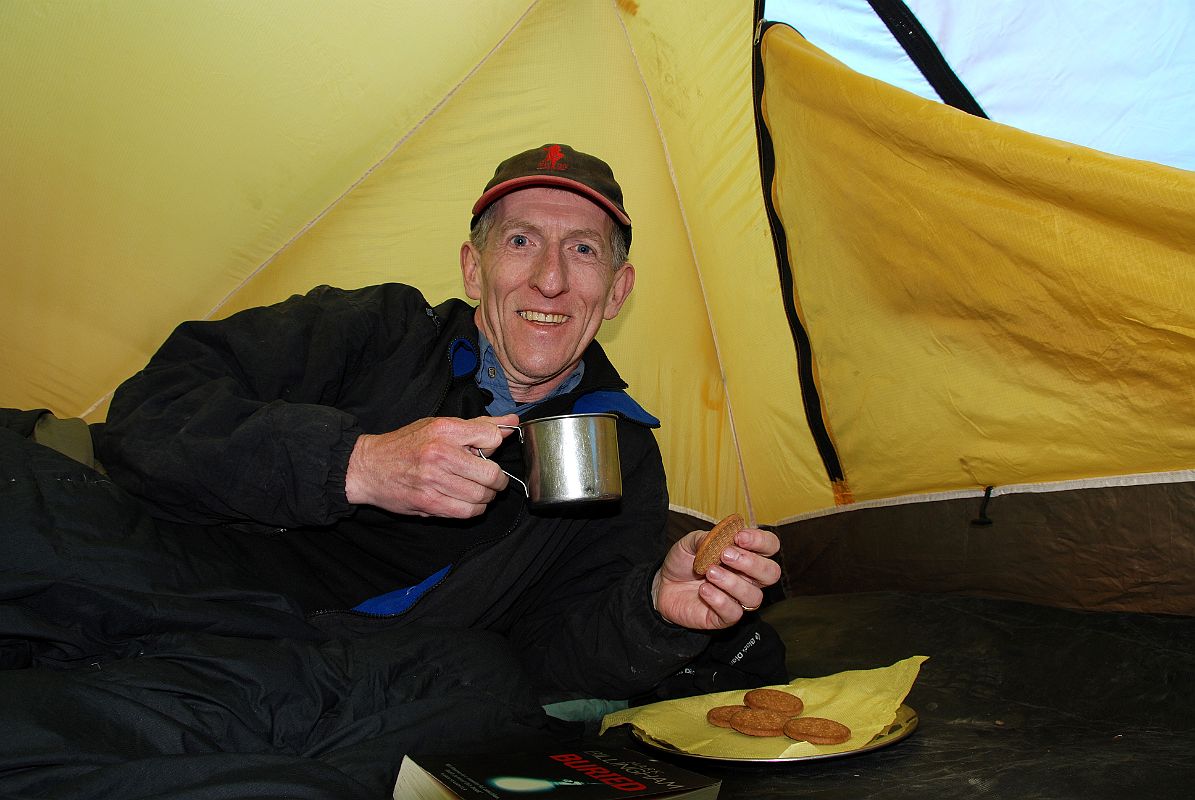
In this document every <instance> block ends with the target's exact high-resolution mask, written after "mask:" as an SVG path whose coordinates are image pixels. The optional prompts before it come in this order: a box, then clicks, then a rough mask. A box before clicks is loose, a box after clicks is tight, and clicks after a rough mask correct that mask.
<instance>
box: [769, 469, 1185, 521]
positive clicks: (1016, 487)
mask: <svg viewBox="0 0 1195 800" xmlns="http://www.w3.org/2000/svg"><path fill="white" fill-rule="evenodd" d="M1192 482H1195V469H1181V470H1173V471H1170V472H1141V473H1134V474H1130V475H1113V476H1105V477H1101V478H1078V479H1073V480H1065V481H1048V482H1040V483H1010V484H1007V485H1004V486H994V487H992V497H1000V496H1001V495H1006V494H1041V493H1046V492H1069V491H1074V490H1076V489H1106V488H1111V487H1115V486H1148V485H1155V484H1161V483H1192ZM986 491H987V489H986V487H984V488H978V489H958V490H955V491H947V492H931V493H927V494H910V495H904V496H901V497H887V498H883V499H879V500H863V501H860V502H857V503H851V504H850V505H845V506H834V507H831V508H822V509H818V510H816V511H808V512H805V513H803V514H795V515H793V516H791V517H785V518H784V519H781V520H779V521H777V522H775V523H773V524H774V525H777V526H779V525H788V524H790V523H794V522H803V521H805V520H809V519H816V518H819V517H826V516H830V515H832V514H840V513H843V512H848V511H858V510H860V509H865V508H886V507H888V506H900V505H912V504H914V503H934V502H940V501H944V500H963V499H968V498H979V497H983V496H984V493H985V492H986Z"/></svg>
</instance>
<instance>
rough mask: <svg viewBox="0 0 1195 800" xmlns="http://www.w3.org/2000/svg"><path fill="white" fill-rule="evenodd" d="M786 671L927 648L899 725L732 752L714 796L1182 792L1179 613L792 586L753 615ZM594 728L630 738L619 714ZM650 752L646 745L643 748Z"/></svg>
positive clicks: (693, 762)
mask: <svg viewBox="0 0 1195 800" xmlns="http://www.w3.org/2000/svg"><path fill="white" fill-rule="evenodd" d="M763 618H764V619H765V620H766V621H768V622H769V623H771V625H772V626H774V627H775V628H776V630H777V631H778V632H779V633H780V635H781V637H782V638H783V639H784V642H785V646H786V649H787V663H788V668H789V671H790V673H791V674H792V675H793V677H816V676H820V675H829V674H833V673H836V672H840V671H843V670H853V669H870V668H873V667H878V666H886V665H888V664H892V663H894V662H896V661H899V660H900V659H903V658H906V657H908V656H912V655H927V656H929V660H928V661H926V662H925V664H923V665H922V667H921V673H920V675H919V677H918V679H917V682H916V683H915V684H914V686H913V689H912V691H911V692H910V693H909V696H908V698H907V700H906V704H907V705H908V706H910V707H911V708H912V709H913V710H914V711H916V713H917V715H918V726H917V728H916V730H915V731H914V732H913V733H912V734H911V735H909V736H908V737H907V738H905V739H903V740H900V741H897V742H895V743H894V744H892V745H890V746H888V747H885V748H881V749H877V750H873V751H871V752H867V753H862V754H858V755H851V756H846V757H842V758H836V759H823V760H813V761H795V762H788V763H775V764H771V763H767V764H755V763H751V764H734V763H726V762H712V761H709V760H701V759H694V758H685V757H683V756H666V757H669V758H676V759H679V761H681V762H682V763H686V764H687V765H688V766H690V767H691V768H693V769H696V770H698V771H702V772H705V773H707V774H716V775H718V776H719V777H721V778H722V793H721V794H720V795H719V796H720V797H721V798H723V799H724V800H748V799H750V800H781V799H782V798H783V799H784V800H787V799H788V798H820V800H847V798H852V799H853V800H869V799H872V798H874V800H880V798H884V800H894V798H910V800H911V799H912V798H918V800H923V799H924V798H930V797H932V798H955V797H957V798H964V797H967V798H970V797H1002V798H1020V799H1021V800H1027V799H1032V798H1042V800H1045V799H1046V798H1084V800H1091V799H1092V798H1109V799H1111V798H1117V799H1119V798H1130V797H1149V798H1187V797H1190V796H1191V793H1192V787H1195V757H1193V756H1192V752H1193V751H1195V619H1193V618H1190V617H1179V616H1164V615H1150V614H1138V613H1122V612H1115V613H1112V612H1085V611H1074V610H1068V609H1060V608H1052V607H1048V606H1042V605H1035V604H1031V603H1023V602H1018V601H1010V600H1000V599H989V598H979V597H967V596H961V595H947V594H923V593H896V592H873V593H854V594H839V595H817V596H808V597H794V598H789V599H787V600H783V601H780V602H778V603H776V604H774V605H772V606H770V607H768V608H766V609H765V610H764V612H763ZM606 736H607V737H610V736H621V737H626V738H627V739H628V740H629V739H630V736H629V734H628V733H627V731H626V727H625V726H623V728H620V729H616V731H612V732H608V733H607V734H606ZM653 752H657V753H658V751H654V750H653Z"/></svg>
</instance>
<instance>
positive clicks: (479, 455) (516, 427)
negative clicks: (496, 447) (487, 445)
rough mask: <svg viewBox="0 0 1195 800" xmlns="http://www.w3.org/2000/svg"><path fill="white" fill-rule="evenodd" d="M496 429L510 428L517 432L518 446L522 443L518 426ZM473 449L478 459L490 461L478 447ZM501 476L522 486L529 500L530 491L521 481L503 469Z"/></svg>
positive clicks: (501, 426) (521, 435)
mask: <svg viewBox="0 0 1195 800" xmlns="http://www.w3.org/2000/svg"><path fill="white" fill-rule="evenodd" d="M498 427H499V428H510V429H511V430H513V431H518V432H519V444H522V443H523V429H522V428H520V427H519V426H518V425H499V426H498ZM473 449H474V450H476V451H477V457H478V458H481V459H485V460H486V461H489V460H490V459H488V458H486V454H485V453H483V452H481V448H480V447H474V448H473ZM498 469H502V467H498ZM502 474H504V475H505V476H506V477H508V478H510V479H511V480H512V481H514V482H515V483H517V484H518V485H519V486H522V487H523V494H524V495H526V496H527V499H528V500H530V499H531V490H530V489H528V488H527V484H525V483H523V481H522V480H521V479H519V478H516V477H515V476H514V475H511V474H510V473H509V472H507V471H506V470H504V469H502Z"/></svg>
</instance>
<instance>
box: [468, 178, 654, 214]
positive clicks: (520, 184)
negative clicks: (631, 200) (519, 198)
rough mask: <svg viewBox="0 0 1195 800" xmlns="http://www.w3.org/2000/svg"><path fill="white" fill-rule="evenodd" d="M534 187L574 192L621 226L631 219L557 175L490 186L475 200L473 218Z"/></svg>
mask: <svg viewBox="0 0 1195 800" xmlns="http://www.w3.org/2000/svg"><path fill="white" fill-rule="evenodd" d="M536 186H546V187H549V188H559V189H567V190H569V191H570V192H576V193H577V194H580V195H583V196H585V197H586V198H588V199H590V200H592V201H593V202H594V203H596V204H597V205H599V206H601V207H602V208H603V209H605V210H606V213H608V214H609V215H610V216H612V217H614V219H616V220H618V222H619V223H621V224H623V225H630V224H631V218H630V217H628V216H627V215H626V212H625V211H623V210H622V209H620V208H619V207H618V206H616V205H614V204H613V203H611V202H610V201H609V200H608V199H606V197H605V196H604V195H603V194H602V193H601V192H598V191H596V190H594V189H591V188H589V187H588V186H586V185H585V184H583V183H579V182H577V181H574V180H569V179H568V178H562V177H559V176H557V175H525V176H523V177H521V178H511V179H510V180H508V181H503V182H502V183H499V184H498V185H496V186H491V187H490V188H489V190H488V191H486V193H485V194H483V195H482V196H481V197H479V198H477V202H476V203H474V204H473V216H474V217H477V215H478V214H480V213H481V212H482V211H485V209H486V208H487V207H488V206H490V205H492V204H493V203H494V202H496V201H497V200H499V199H501V198H503V197H505V196H506V195H508V194H510V193H511V192H517V191H518V190H520V189H531V188H533V187H536Z"/></svg>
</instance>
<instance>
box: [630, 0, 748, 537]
mask: <svg viewBox="0 0 1195 800" xmlns="http://www.w3.org/2000/svg"><path fill="white" fill-rule="evenodd" d="M611 5H612V6H614V7H615V9H614V10H615V16H616V17H617V19H618V24H619V25H620V26H622V34H623V37H624V38H625V39H626V43H627V49H628V50H629V51H630V53H631V58H632V59H634V61H635V70H636V71H637V72H638V73H639V82H640V83H641V84H642V85H643V93H644V95H645V96H646V97H647V105H648V107H649V108H650V109H651V118H652V122H654V123H655V126H656V133H657V134H658V135H659V137H660V146H661V147H662V148H663V150H664V162H665V163H666V164H667V165H668V178H669V180H671V181H672V191H673V194H675V195H676V205H677V208H678V209H679V210H680V218H681V224H683V225H684V227H685V238H686V239H687V240H688V242H689V254H690V255H691V256H692V257H693V266H694V267H695V268H696V271H697V283H698V285H699V286H700V287H701V298H702V300H703V301H704V302H705V313H706V321H707V322H708V323H709V329H710V337H711V338H712V339H713V342H714V355H715V356H717V359H718V375H719V377H720V378H721V379H722V397H723V398H725V400H726V415H727V418H728V421H729V423H730V439H731V441H732V442H733V443H734V451H735V456H736V457H737V459H738V462H739V476H740V478H741V480H742V482H743V497H744V501H745V502H746V504H747V518H748V520H749V521H750V523H751V524H755V510H754V506H753V504H752V502H751V487H750V486H749V485H748V484H747V470H746V465H745V462H744V460H743V451H742V446H741V445H740V443H739V435H738V429H737V427H736V426H735V422H734V406H733V404H732V403H731V400H730V390H729V387H728V386H727V382H726V370H725V369H724V368H723V366H722V349H721V347H720V346H719V343H718V331H717V328H716V326H715V325H714V318H713V315H712V314H711V313H710V304H709V294H708V293H707V292H706V289H705V281H704V280H702V276H701V264H700V261H699V259H698V257H697V250H696V248H695V247H694V245H693V233H692V229H691V228H690V227H689V215H688V214H687V213H685V204H684V201H683V200H682V199H681V195H680V187H679V185H678V184H677V180H676V170H675V169H674V168H673V166H672V155H671V153H670V152H669V150H668V140H667V139H666V138H665V136H664V129H663V127H662V126H661V125H660V116H659V114H657V113H656V104H655V101H654V99H653V98H652V95H651V89H650V88H649V87H648V85H647V80H646V79H645V78H644V76H643V67H642V66H641V65H640V63H639V54H638V53H636V52H635V46H634V44H633V43H632V42H631V35H630V32H629V31H628V30H627V26H626V23H625V22H623V20H622V17H621V16H620V15H619V14H618V9H617V2H616V0H611ZM676 508H680V507H679V506H677V507H676ZM686 513H691V512H688V511H686ZM696 516H701V517H704V516H705V515H704V514H701V515H696Z"/></svg>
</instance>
